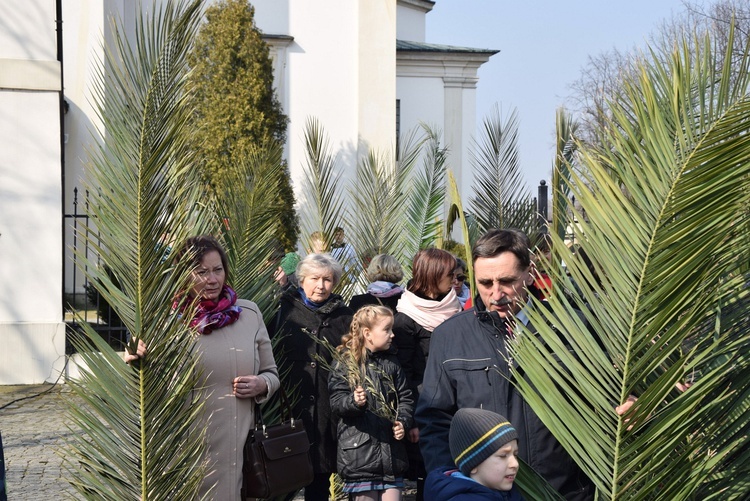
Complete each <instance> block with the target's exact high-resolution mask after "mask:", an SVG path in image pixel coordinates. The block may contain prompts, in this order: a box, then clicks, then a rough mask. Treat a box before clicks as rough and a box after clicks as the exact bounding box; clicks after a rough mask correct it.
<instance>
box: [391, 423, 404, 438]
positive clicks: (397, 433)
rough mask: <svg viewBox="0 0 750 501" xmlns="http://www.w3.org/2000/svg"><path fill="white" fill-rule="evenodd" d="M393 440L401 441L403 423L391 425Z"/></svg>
mask: <svg viewBox="0 0 750 501" xmlns="http://www.w3.org/2000/svg"><path fill="white" fill-rule="evenodd" d="M393 438H395V439H396V440H401V439H402V438H404V423H402V422H401V421H396V422H395V423H393Z"/></svg>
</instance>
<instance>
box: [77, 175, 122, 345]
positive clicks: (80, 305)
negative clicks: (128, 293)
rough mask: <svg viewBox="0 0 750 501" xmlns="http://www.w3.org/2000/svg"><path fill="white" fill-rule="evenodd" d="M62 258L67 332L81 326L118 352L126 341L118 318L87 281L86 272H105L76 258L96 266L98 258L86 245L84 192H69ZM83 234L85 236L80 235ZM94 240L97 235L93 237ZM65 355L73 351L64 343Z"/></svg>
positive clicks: (85, 195)
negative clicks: (70, 203)
mask: <svg viewBox="0 0 750 501" xmlns="http://www.w3.org/2000/svg"><path fill="white" fill-rule="evenodd" d="M64 218H65V249H66V250H65V256H64V260H63V263H64V264H63V266H64V268H65V269H64V277H65V284H64V288H65V290H64V291H63V311H64V312H65V323H66V324H67V326H68V329H69V330H75V331H79V330H80V329H81V324H82V323H83V322H85V323H88V324H89V325H90V326H91V327H92V328H93V329H94V331H96V332H97V333H98V334H99V335H100V336H102V337H103V338H104V339H105V340H106V341H107V342H108V343H109V345H110V346H112V347H113V348H115V349H117V350H120V349H122V347H123V344H124V343H125V341H126V339H127V330H126V329H125V327H124V326H123V324H122V321H121V320H120V318H119V317H118V316H117V315H116V314H115V312H114V311H113V310H112V308H111V307H110V306H109V304H108V303H107V302H106V301H105V300H104V298H103V297H101V295H100V294H99V293H98V291H97V290H96V289H95V288H94V286H93V284H91V282H90V280H89V272H90V271H97V272H99V273H106V272H107V270H106V269H97V270H89V269H88V268H87V266H86V265H85V264H84V263H83V262H82V260H81V259H80V256H85V257H86V258H87V259H88V260H89V261H90V262H92V263H97V266H98V265H99V264H100V263H99V259H98V256H97V255H96V253H95V252H94V250H93V249H92V248H91V247H90V246H89V245H88V243H87V242H88V238H86V239H84V238H81V235H82V234H84V235H85V236H86V237H89V236H90V235H92V234H91V233H90V232H91V231H92V230H91V228H92V225H91V224H90V223H91V221H90V217H89V215H88V192H86V193H85V194H84V195H83V197H81V193H80V192H79V190H78V188H74V189H73V212H72V213H70V214H65V215H64ZM82 232H86V233H82ZM93 236H94V237H95V238H97V239H98V235H93ZM66 347H67V348H66V349H67V351H68V352H72V351H73V348H72V347H71V345H70V343H66Z"/></svg>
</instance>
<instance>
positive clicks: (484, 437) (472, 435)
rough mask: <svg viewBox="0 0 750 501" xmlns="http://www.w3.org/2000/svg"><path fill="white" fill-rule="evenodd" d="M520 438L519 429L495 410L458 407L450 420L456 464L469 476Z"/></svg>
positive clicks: (449, 440) (452, 447)
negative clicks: (497, 452)
mask: <svg viewBox="0 0 750 501" xmlns="http://www.w3.org/2000/svg"><path fill="white" fill-rule="evenodd" d="M517 438H518V435H517V434H516V429H515V428H513V426H512V425H511V424H510V423H509V422H508V420H507V419H505V418H504V417H503V416H501V415H500V414H497V413H496V412H492V411H487V410H484V409H458V412H456V415H455V416H453V421H451V428H450V432H449V434H448V444H449V446H450V449H451V455H452V456H453V460H454V461H455V463H456V466H458V469H459V470H461V473H463V474H464V475H466V476H467V477H468V476H469V475H470V473H471V470H473V469H474V468H475V467H476V466H478V465H479V464H480V463H482V461H484V460H485V459H487V458H488V457H490V456H491V455H493V454H494V453H495V451H497V450H498V449H499V448H500V447H502V446H504V445H505V444H507V443H508V442H510V441H511V440H516V439H517Z"/></svg>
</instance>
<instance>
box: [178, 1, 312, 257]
mask: <svg viewBox="0 0 750 501" xmlns="http://www.w3.org/2000/svg"><path fill="white" fill-rule="evenodd" d="M254 14H255V9H254V8H253V7H252V6H251V5H250V4H249V3H248V2H247V0H222V1H221V2H218V3H217V4H215V5H213V6H211V7H210V8H208V9H207V10H206V22H205V23H204V25H203V26H202V28H201V30H200V33H199V35H198V37H197V39H196V42H195V46H194V48H193V51H192V53H191V55H190V59H189V61H190V65H191V67H192V73H191V77H190V78H191V83H192V84H193V85H192V87H193V89H194V94H193V100H194V114H195V118H196V129H197V130H196V144H195V145H194V146H195V148H196V149H198V151H199V153H200V155H199V158H201V165H200V166H199V168H200V169H201V173H202V176H203V179H204V181H205V182H206V183H207V184H208V185H209V186H210V187H211V189H212V190H214V191H215V192H217V194H218V195H219V196H221V194H222V192H223V191H224V190H225V187H226V184H227V182H228V179H231V176H230V175H228V174H227V172H228V171H229V170H230V166H232V165H236V164H242V163H244V162H245V161H246V159H247V158H248V156H249V155H250V154H251V153H252V152H253V151H257V149H259V148H267V147H268V145H269V144H270V143H271V142H273V141H276V142H279V143H283V142H284V140H285V134H286V124H287V117H286V116H285V115H284V114H283V112H282V109H281V104H280V103H279V101H278V99H277V98H276V96H275V93H274V88H273V67H272V64H271V58H270V57H269V49H268V45H267V44H266V43H265V42H264V41H263V38H262V34H261V32H260V30H258V28H257V27H256V25H255V21H254ZM277 174H278V176H279V177H278V182H277V183H276V184H277V185H278V195H277V197H276V202H277V204H276V208H277V209H278V213H279V217H278V225H277V231H276V234H277V237H278V239H279V240H280V242H281V243H282V245H283V246H284V247H285V248H287V249H292V248H294V247H295V245H296V241H297V234H298V231H299V226H298V222H297V217H296V213H295V211H294V192H293V190H292V186H291V180H290V177H289V172H288V168H287V166H286V164H285V163H283V162H282V163H280V165H279V169H278V172H277Z"/></svg>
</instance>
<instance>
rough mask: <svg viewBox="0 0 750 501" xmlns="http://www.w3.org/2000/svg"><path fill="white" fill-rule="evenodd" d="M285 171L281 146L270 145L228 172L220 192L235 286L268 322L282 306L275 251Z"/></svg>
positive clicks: (246, 157) (264, 145)
mask: <svg viewBox="0 0 750 501" xmlns="http://www.w3.org/2000/svg"><path fill="white" fill-rule="evenodd" d="M284 173H285V170H284V166H283V160H282V146H281V145H280V144H279V143H278V142H276V141H270V142H268V143H266V144H263V145H260V146H259V147H258V148H255V149H253V151H251V152H249V153H247V154H246V155H245V156H244V157H243V160H242V161H240V162H238V163H237V164H234V165H232V166H230V167H229V168H228V169H227V170H226V171H225V178H224V179H225V181H226V185H225V186H222V187H221V189H219V190H218V191H219V192H221V193H222V195H221V196H220V197H219V198H218V199H217V202H216V203H217V207H218V209H217V210H218V212H219V214H223V215H225V217H224V218H223V221H224V225H223V234H224V240H225V242H226V249H227V258H228V259H229V264H230V267H229V268H230V270H231V272H232V276H231V283H232V286H233V287H234V288H235V290H236V291H237V295H238V297H241V298H247V299H251V300H253V301H255V302H256V303H257V304H258V306H259V307H260V309H261V311H262V312H263V314H264V318H266V320H268V319H269V318H270V316H271V315H272V314H273V310H274V309H275V308H276V306H277V304H276V302H275V300H274V293H273V291H274V287H275V283H274V281H273V272H274V271H275V270H276V266H277V263H276V260H275V259H274V258H275V256H274V253H275V252H277V249H278V245H277V242H276V240H275V233H276V224H277V223H278V219H279V211H280V210H281V207H279V201H278V197H277V193H278V190H279V187H280V185H281V182H282V179H281V177H280V176H282V175H284Z"/></svg>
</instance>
